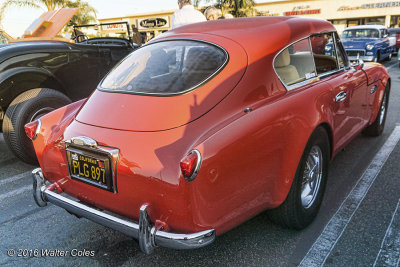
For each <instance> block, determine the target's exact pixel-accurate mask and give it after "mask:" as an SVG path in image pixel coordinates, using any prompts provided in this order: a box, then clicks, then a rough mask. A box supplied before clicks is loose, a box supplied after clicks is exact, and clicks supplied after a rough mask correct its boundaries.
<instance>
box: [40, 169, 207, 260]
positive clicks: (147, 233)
mask: <svg viewBox="0 0 400 267" xmlns="http://www.w3.org/2000/svg"><path fill="white" fill-rule="evenodd" d="M32 176H33V197H34V199H35V202H36V203H37V204H38V206H40V207H44V206H46V205H47V202H51V203H53V204H54V205H57V206H59V207H61V208H64V209H66V210H67V211H69V212H71V213H73V214H75V215H77V216H80V217H84V218H87V219H89V220H91V221H93V222H96V223H98V224H101V225H103V226H106V227H109V228H112V229H114V230H117V231H119V232H122V233H124V234H126V235H128V236H131V237H133V238H135V239H138V240H139V246H140V249H141V250H142V251H143V252H144V253H146V254H150V253H152V252H153V250H154V248H155V247H157V246H161V247H167V248H173V249H194V248H200V247H204V246H207V245H209V244H211V243H212V242H213V241H214V239H215V230H214V229H211V230H206V231H202V232H197V233H192V234H175V233H170V232H165V231H161V230H157V229H156V228H155V227H154V226H153V224H152V222H151V221H150V217H149V215H148V214H147V207H148V205H147V204H144V205H142V206H141V208H140V218H139V223H136V222H133V221H130V220H128V219H124V218H120V217H116V216H114V215H111V214H109V213H105V212H103V211H100V210H97V209H94V208H92V207H89V206H87V205H85V204H82V203H80V202H78V201H76V200H73V199H70V198H68V197H65V196H62V195H61V194H58V193H57V192H54V191H52V190H50V189H49V188H48V186H46V185H45V179H44V177H43V173H42V170H41V169H40V168H37V169H35V170H33V171H32Z"/></svg>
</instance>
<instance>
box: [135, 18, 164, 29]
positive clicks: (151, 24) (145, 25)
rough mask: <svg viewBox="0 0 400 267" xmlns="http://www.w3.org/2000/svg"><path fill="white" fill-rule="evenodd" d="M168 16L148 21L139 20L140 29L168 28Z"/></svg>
mask: <svg viewBox="0 0 400 267" xmlns="http://www.w3.org/2000/svg"><path fill="white" fill-rule="evenodd" d="M168 27H169V20H168V16H165V17H158V18H148V19H138V29H149V28H168Z"/></svg>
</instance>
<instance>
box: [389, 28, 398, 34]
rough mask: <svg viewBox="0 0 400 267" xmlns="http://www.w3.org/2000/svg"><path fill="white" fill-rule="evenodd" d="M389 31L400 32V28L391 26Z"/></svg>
mask: <svg viewBox="0 0 400 267" xmlns="http://www.w3.org/2000/svg"><path fill="white" fill-rule="evenodd" d="M388 31H389V32H390V33H392V32H400V28H390V29H388Z"/></svg>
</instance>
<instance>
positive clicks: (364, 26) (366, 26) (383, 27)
mask: <svg viewBox="0 0 400 267" xmlns="http://www.w3.org/2000/svg"><path fill="white" fill-rule="evenodd" d="M355 29H375V30H381V29H386V27H385V26H383V25H356V26H351V27H348V28H346V29H344V30H355Z"/></svg>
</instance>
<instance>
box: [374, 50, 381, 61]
mask: <svg viewBox="0 0 400 267" xmlns="http://www.w3.org/2000/svg"><path fill="white" fill-rule="evenodd" d="M380 60H381V53H380V52H379V51H378V52H376V57H375V58H374V62H379V61H380Z"/></svg>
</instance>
